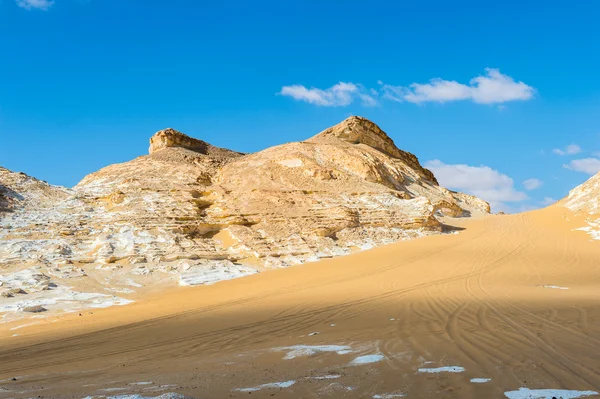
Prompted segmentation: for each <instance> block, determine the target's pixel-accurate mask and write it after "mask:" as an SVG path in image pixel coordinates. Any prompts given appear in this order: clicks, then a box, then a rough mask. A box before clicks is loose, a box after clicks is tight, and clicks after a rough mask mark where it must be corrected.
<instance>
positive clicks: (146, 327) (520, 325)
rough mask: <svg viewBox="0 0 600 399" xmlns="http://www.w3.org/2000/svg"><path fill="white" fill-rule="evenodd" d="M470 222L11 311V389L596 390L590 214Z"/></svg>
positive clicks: (277, 392) (598, 293) (599, 269)
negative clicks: (326, 254)
mask: <svg viewBox="0 0 600 399" xmlns="http://www.w3.org/2000/svg"><path fill="white" fill-rule="evenodd" d="M455 222H456V221H451V223H455ZM460 223H462V225H461V226H457V227H461V228H464V230H462V231H460V232H459V234H456V235H442V236H433V237H426V238H422V239H417V240H414V241H407V242H401V243H397V244H393V245H389V246H386V247H381V248H377V249H373V250H370V251H365V252H361V253H357V254H354V255H350V256H346V257H341V258H336V259H331V260H325V261H320V262H316V263H311V264H306V265H303V266H297V267H292V268H288V269H281V270H275V271H270V272H265V273H261V274H259V275H252V276H248V277H245V278H241V279H237V280H231V281H225V282H220V283H218V284H216V285H213V286H207V287H190V288H181V289H177V290H172V291H168V292H163V293H160V294H155V295H153V296H149V297H147V298H146V299H145V300H143V301H139V302H136V303H134V304H131V305H128V306H124V307H116V308H108V309H99V310H94V311H93V314H92V313H91V312H89V311H86V312H84V313H82V314H81V316H80V315H78V314H70V315H64V316H61V317H59V318H57V319H47V320H44V321H41V320H40V321H39V324H33V325H30V326H24V327H21V328H19V329H18V330H14V328H15V327H18V323H7V324H4V325H2V326H0V328H1V330H0V397H7V398H8V397H14V398H31V397H44V398H63V397H64V398H84V397H88V396H90V397H111V396H112V397H119V395H126V394H133V393H136V394H140V395H141V396H140V397H142V396H143V397H155V396H158V395H160V394H164V393H166V392H176V393H178V394H181V395H187V396H190V397H194V398H230V397H231V398H235V397H238V398H240V397H247V396H248V395H252V397H253V398H255V397H259V398H260V397H273V396H274V397H276V398H278V397H280V398H300V397H302V398H317V397H319V398H327V397H330V398H338V397H347V398H394V397H402V395H405V396H406V397H408V398H501V397H508V398H511V399H512V398H517V399H520V398H537V397H540V398H546V397H548V398H552V397H553V396H556V397H561V396H562V397H564V398H567V397H568V398H575V397H583V396H590V395H591V396H590V397H592V396H594V395H595V391H598V390H600V368H599V367H598V366H599V365H600V360H599V359H600V307H599V306H598V303H599V302H598V301H599V299H600V290H599V289H598V287H599V286H600V250H599V249H600V247H599V246H598V245H599V244H598V242H594V241H591V240H590V236H589V235H588V234H586V232H584V231H574V229H576V228H580V227H583V226H585V223H584V221H583V220H582V219H580V218H577V217H575V216H573V215H572V214H571V213H570V212H569V211H568V210H567V209H565V208H560V207H551V208H547V209H545V210H541V211H535V212H530V213H525V214H520V215H514V216H488V217H485V218H482V219H476V220H463V221H461V222H460ZM557 287H559V288H564V289H557ZM17 331H18V336H16V337H13V335H14V334H15V333H16V332H17ZM13 378H16V381H14V380H12V379H13ZM123 397H124V396H123ZM173 397H175V396H173ZM596 397H597V395H596Z"/></svg>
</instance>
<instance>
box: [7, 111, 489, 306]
mask: <svg viewBox="0 0 600 399" xmlns="http://www.w3.org/2000/svg"><path fill="white" fill-rule="evenodd" d="M0 184H1V185H2V186H0V207H2V209H4V212H3V213H1V214H0V215H1V216H0V224H1V226H2V230H1V231H0V268H1V269H3V270H10V271H14V272H15V273H16V272H22V271H23V269H27V270H29V271H31V273H38V274H42V275H44V276H49V275H51V274H53V275H54V276H56V278H55V280H57V283H56V284H58V286H60V284H66V283H65V282H64V281H63V280H61V279H63V278H64V279H67V278H69V279H71V278H75V279H76V280H77V281H79V280H82V281H85V284H86V287H88V288H89V287H93V289H94V290H107V289H108V290H118V291H119V292H121V293H123V294H127V293H129V292H131V291H132V290H136V289H141V288H140V287H138V286H146V285H152V284H161V283H165V282H169V281H173V282H179V283H180V284H183V285H187V284H198V283H210V282H214V281H218V280H223V279H227V278H234V277H239V276H243V275H246V274H251V273H256V272H258V271H260V270H262V269H263V268H269V267H283V266H288V265H293V264H298V263H302V262H306V261H312V260H317V259H319V258H324V257H332V256H338V255H344V254H348V253H351V252H352V251H356V250H360V249H365V248H371V247H374V246H377V245H381V244H386V243H391V242H394V241H398V240H403V239H408V238H413V237H419V236H422V235H427V234H437V233H440V232H441V230H442V225H441V223H440V221H439V220H438V218H437V217H436V216H437V215H440V214H442V213H443V214H446V215H449V216H454V217H458V216H469V215H471V214H484V213H488V212H489V205H488V204H487V203H486V202H484V201H482V200H479V199H477V198H475V197H472V196H468V195H465V194H460V193H455V192H451V191H449V190H446V189H444V188H442V187H439V185H438V184H437V181H436V180H435V177H434V176H433V174H432V173H431V172H430V171H429V170H427V169H425V168H423V167H421V165H420V164H419V161H418V159H417V158H416V157H415V156H414V155H413V154H410V153H408V152H404V151H402V150H400V149H398V148H397V147H396V146H395V144H394V142H393V141H392V140H391V139H390V138H389V137H388V136H387V135H386V134H385V133H384V132H383V131H382V130H381V129H380V128H379V127H378V126H377V125H375V124H374V123H373V122H371V121H369V120H366V119H364V118H360V117H352V118H349V119H347V120H345V121H343V122H342V123H340V124H338V125H336V126H334V127H332V128H329V129H327V130H325V131H323V132H321V133H319V134H317V135H316V136H314V137H312V138H310V139H308V140H306V141H305V142H298V143H289V144H285V145H281V146H277V147H272V148H268V149H266V150H264V151H261V152H258V153H255V154H250V155H244V154H240V153H237V152H234V151H230V150H226V149H221V148H218V147H214V146H212V145H210V144H208V143H206V142H204V141H201V140H196V139H193V138H191V137H188V136H186V135H184V134H182V133H180V132H177V131H175V130H173V129H166V130H162V131H160V132H158V133H156V134H155V135H154V136H153V137H152V138H151V139H150V154H149V155H147V156H142V157H139V158H136V159H134V160H132V161H130V162H126V163H123V164H116V165H111V166H108V167H106V168H104V169H101V170H99V171H98V172H95V173H92V174H90V175H88V176H86V177H85V178H84V179H83V180H82V181H81V182H80V183H79V184H78V185H77V186H75V187H74V188H73V189H72V190H69V189H65V188H59V187H52V186H49V185H47V184H45V183H43V182H40V181H38V180H36V179H33V178H30V177H28V176H25V175H22V174H15V173H11V172H9V171H7V170H5V169H2V170H0ZM9 210H10V212H9ZM0 212H2V211H0ZM17 269H18V270H17ZM32 270H33V271H32ZM31 273H30V274H31ZM13 280H14V279H13ZM11 281H12V280H11ZM74 281H75V280H70V281H69V284H70V285H71V286H72V285H73V284H74ZM8 285H9V284H8V283H5V284H4V286H5V287H7V286H8ZM17 285H18V284H17ZM131 287H133V288H131ZM8 288H10V289H14V288H16V286H15V284H12V285H10V286H9V287H8ZM0 291H2V286H0ZM29 305H31V303H30V304H29ZM46 305H47V304H46ZM15 306H16V305H15ZM0 311H1V307H0Z"/></svg>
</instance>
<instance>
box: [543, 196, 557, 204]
mask: <svg viewBox="0 0 600 399" xmlns="http://www.w3.org/2000/svg"><path fill="white" fill-rule="evenodd" d="M555 202H556V200H555V199H554V198H552V197H544V199H543V200H542V202H541V203H542V205H552V204H554V203H555Z"/></svg>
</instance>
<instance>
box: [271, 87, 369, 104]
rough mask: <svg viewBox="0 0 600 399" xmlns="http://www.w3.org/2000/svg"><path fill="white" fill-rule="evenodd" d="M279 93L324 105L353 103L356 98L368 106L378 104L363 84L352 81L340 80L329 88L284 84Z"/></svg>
mask: <svg viewBox="0 0 600 399" xmlns="http://www.w3.org/2000/svg"><path fill="white" fill-rule="evenodd" d="M279 94H281V95H283V96H289V97H292V98H293V99H295V100H299V101H305V102H307V103H310V104H314V105H319V106H323V107H343V106H346V105H350V104H352V102H354V100H355V99H359V100H360V101H362V103H363V105H366V106H374V105H376V104H377V100H375V98H373V97H372V96H371V95H370V94H368V92H367V90H366V89H364V88H363V86H362V85H358V84H354V83H351V82H348V83H346V82H339V83H338V84H336V85H333V86H331V87H330V88H328V89H318V88H315V87H311V88H310V89H308V88H306V87H305V86H302V85H291V86H283V87H282V88H281V91H280V92H279Z"/></svg>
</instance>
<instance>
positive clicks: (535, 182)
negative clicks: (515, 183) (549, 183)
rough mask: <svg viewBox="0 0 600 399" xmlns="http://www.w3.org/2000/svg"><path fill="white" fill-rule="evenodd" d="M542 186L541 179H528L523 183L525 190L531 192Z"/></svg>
mask: <svg viewBox="0 0 600 399" xmlns="http://www.w3.org/2000/svg"><path fill="white" fill-rule="evenodd" d="M542 184H543V182H542V181H541V180H539V179H527V180H525V181H524V182H523V187H525V190H527V191H531V190H535V189H536V188H540V187H542Z"/></svg>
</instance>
